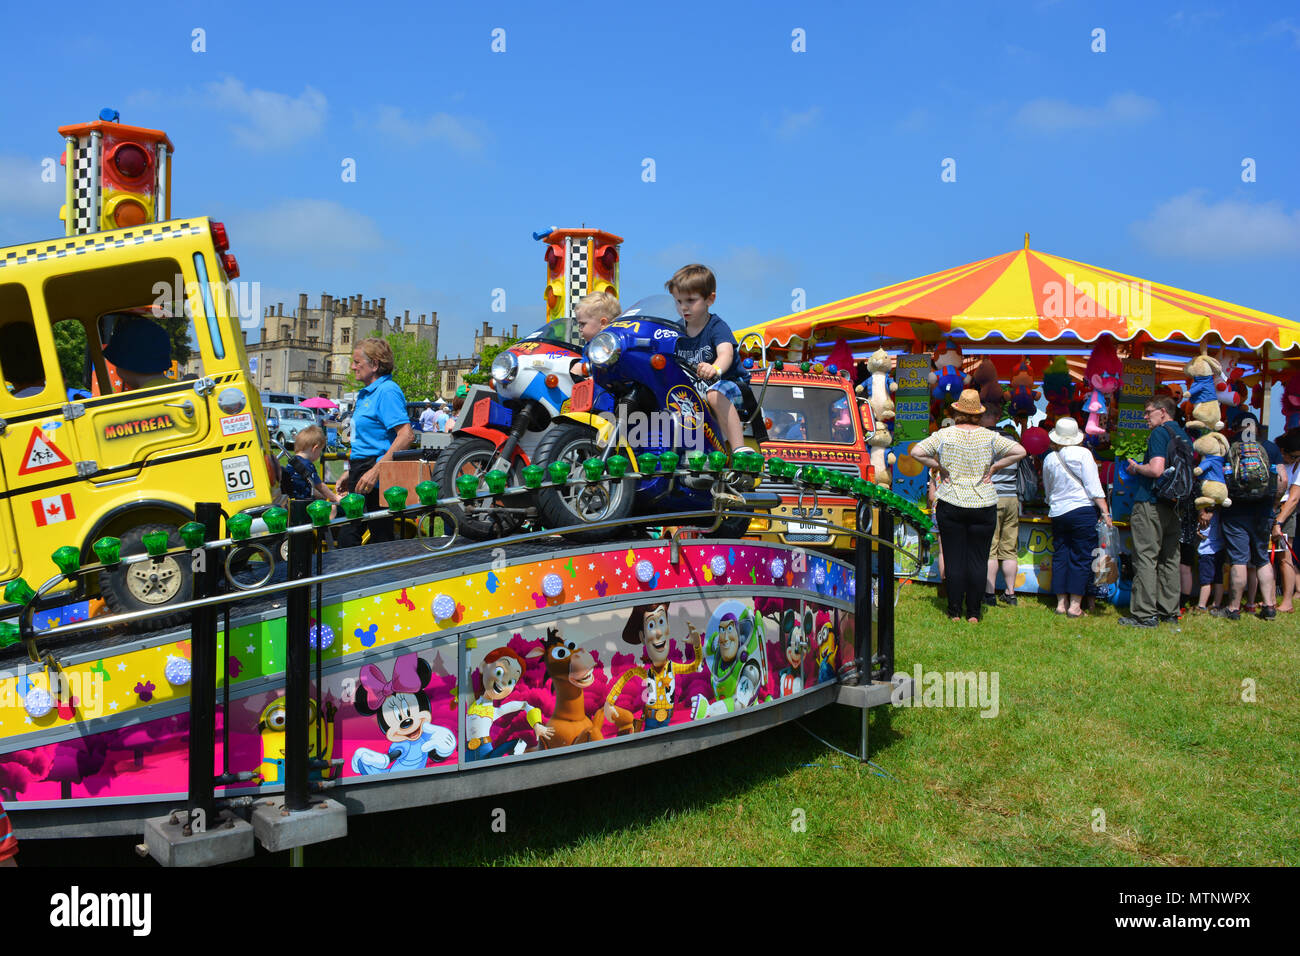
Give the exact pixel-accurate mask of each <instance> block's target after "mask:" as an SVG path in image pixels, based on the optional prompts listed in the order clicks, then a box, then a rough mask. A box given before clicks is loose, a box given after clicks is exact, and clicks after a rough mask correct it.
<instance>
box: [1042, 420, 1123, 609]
mask: <svg viewBox="0 0 1300 956" xmlns="http://www.w3.org/2000/svg"><path fill="white" fill-rule="evenodd" d="M1047 437H1048V440H1049V441H1051V443H1052V451H1051V452H1050V453H1048V454H1047V455H1046V456H1044V458H1043V491H1044V493H1045V494H1046V496H1047V515H1048V517H1050V518H1051V519H1052V549H1053V554H1052V592H1053V593H1054V594H1055V595H1056V613H1057V614H1066V615H1068V616H1070V617H1082V616H1083V596H1084V595H1085V594H1087V593H1088V585H1089V584H1091V583H1092V576H1093V575H1092V556H1093V550H1094V549H1095V548H1096V547H1097V542H1098V535H1097V520H1098V516H1100V517H1101V518H1102V520H1104V521H1105V522H1106V524H1108V525H1109V524H1110V523H1111V518H1110V505H1109V504H1107V502H1106V492H1105V491H1104V490H1103V489H1102V487H1101V479H1100V478H1099V477H1098V475H1097V463H1096V462H1095V461H1094V460H1093V458H1092V452H1090V451H1088V449H1086V448H1084V447H1083V433H1082V432H1081V431H1080V430H1079V423H1078V422H1077V421H1075V420H1074V419H1073V418H1058V419H1057V420H1056V426H1055V427H1054V428H1053V429H1052V430H1051V432H1049V433H1048V435H1047ZM1067 600H1068V602H1069V603H1068V606H1067V603H1066V602H1067Z"/></svg>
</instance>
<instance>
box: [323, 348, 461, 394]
mask: <svg viewBox="0 0 1300 956" xmlns="http://www.w3.org/2000/svg"><path fill="white" fill-rule="evenodd" d="M384 341H385V342H387V343H388V347H389V348H390V349H392V350H393V381H394V382H396V383H397V385H398V386H399V387H400V388H401V390H402V394H403V395H405V396H406V400H407V401H408V402H419V401H424V400H425V399H429V398H433V396H435V395H437V394H438V357H437V356H436V355H435V354H434V353H433V346H432V345H430V344H429V343H428V342H425V341H421V340H419V339H416V338H415V336H413V335H406V334H405V333H402V332H394V333H393V334H392V335H389V336H386V337H385V339H384ZM363 387H364V386H363V385H362V384H361V383H360V382H358V381H357V380H356V379H355V378H354V377H353V375H352V369H351V368H349V369H348V375H347V382H346V383H345V385H344V389H345V390H346V391H349V392H355V391H358V390H360V389H361V388H363Z"/></svg>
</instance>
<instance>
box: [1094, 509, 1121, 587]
mask: <svg viewBox="0 0 1300 956" xmlns="http://www.w3.org/2000/svg"><path fill="white" fill-rule="evenodd" d="M1092 558H1093V560H1092V577H1093V582H1094V583H1095V584H1096V585H1097V587H1099V588H1105V587H1109V586H1110V585H1112V584H1114V583H1115V582H1116V581H1118V580H1119V532H1118V531H1116V530H1115V529H1114V527H1112V526H1111V525H1108V524H1106V522H1105V521H1098V522H1097V547H1096V548H1094V549H1093V552H1092Z"/></svg>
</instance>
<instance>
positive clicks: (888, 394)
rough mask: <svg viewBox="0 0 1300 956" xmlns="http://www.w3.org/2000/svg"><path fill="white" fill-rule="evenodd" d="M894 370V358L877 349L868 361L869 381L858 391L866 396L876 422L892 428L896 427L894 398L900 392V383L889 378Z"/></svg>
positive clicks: (860, 386)
mask: <svg viewBox="0 0 1300 956" xmlns="http://www.w3.org/2000/svg"><path fill="white" fill-rule="evenodd" d="M893 369H894V358H893V356H891V355H890V354H889V353H888V352H886V351H885V350H884V349H876V350H875V351H874V352H872V353H871V357H870V358H868V359H867V372H868V374H867V379H866V381H864V382H863V383H862V384H861V385H859V386H858V389H857V390H858V394H859V395H865V396H866V399H867V404H868V405H870V406H871V413H872V414H873V415H874V416H875V418H876V421H877V422H881V423H885V422H887V423H889V427H890V428H893V427H894V426H893V419H894V397H893V396H894V393H895V392H896V391H898V383H897V382H895V381H894V380H893V379H892V378H890V376H889V373H890V372H891V371H893Z"/></svg>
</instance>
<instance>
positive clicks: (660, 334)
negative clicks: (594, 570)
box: [536, 295, 779, 543]
mask: <svg viewBox="0 0 1300 956" xmlns="http://www.w3.org/2000/svg"><path fill="white" fill-rule="evenodd" d="M675 315H676V308H675V307H674V305H673V301H672V299H671V298H669V297H668V296H665V295H657V296H651V297H649V298H647V299H642V300H641V301H639V302H637V303H636V304H635V305H634V306H632V307H631V308H629V309H627V310H626V311H624V312H623V314H622V315H620V316H619V317H618V318H617V319H615V320H614V321H613V322H611V323H610V324H609V325H608V326H606V327H605V328H604V329H603V330H602V331H601V332H599V333H598V334H597V335H596V336H595V337H594V338H593V339H592V340H591V341H590V342H588V343H587V347H586V349H585V351H584V353H583V357H584V360H585V361H586V363H587V366H588V368H589V369H590V370H591V373H592V379H593V381H594V383H595V385H596V386H598V389H597V393H599V392H601V391H603V392H605V393H608V394H609V395H610V396H612V397H613V400H614V406H615V408H614V412H613V414H612V415H604V416H601V417H602V418H604V419H605V422H604V423H603V424H604V427H602V428H600V429H599V430H598V431H597V430H594V429H592V428H590V427H586V426H582V425H578V424H576V423H573V422H557V423H554V424H552V426H551V427H550V428H549V429H547V431H546V433H545V434H544V436H543V437H542V441H541V443H540V444H539V445H538V448H537V453H536V460H537V461H538V462H540V463H543V464H549V463H551V462H556V461H563V462H567V463H569V464H570V466H571V468H572V470H573V471H575V472H577V471H580V468H581V463H582V461H584V460H585V459H587V458H591V457H608V456H609V455H610V454H611V453H612V452H613V451H614V450H615V449H618V450H619V451H621V452H622V453H623V454H625V455H626V456H627V457H628V458H629V459H630V460H631V461H633V462H635V461H636V460H637V456H638V455H643V454H646V453H653V454H655V455H661V454H663V453H665V452H675V453H676V454H677V455H678V456H679V459H680V462H681V464H682V465H683V466H684V465H686V463H687V460H688V459H687V456H688V455H689V454H690V453H691V452H705V453H708V452H714V451H726V450H727V448H726V445H725V443H724V441H723V437H722V429H721V427H720V425H719V423H718V422H717V421H716V420H715V419H714V418H713V416H712V414H711V413H710V410H709V407H708V404H707V402H706V401H705V400H704V393H705V392H706V391H707V389H708V386H707V384H705V383H703V382H700V381H699V380H698V379H697V378H696V377H695V375H694V374H693V372H692V371H691V370H689V369H688V368H686V367H685V366H684V364H683V363H682V362H681V361H680V360H679V359H678V357H677V354H676V350H675V349H676V343H677V338H678V336H680V335H684V334H685V329H684V328H683V326H682V324H681V323H680V322H678V321H677V320H676V319H675V318H672V317H671V316H675ZM745 392H746V407H745V408H744V409H742V411H741V419H742V421H744V420H747V419H751V420H753V426H752V427H753V428H755V429H759V430H761V429H762V427H763V425H762V421H761V416H759V415H757V414H756V413H757V409H758V407H759V406H758V402H756V401H755V400H754V396H753V395H752V394H751V393H749V391H748V388H746V389H745ZM584 394H585V390H584V389H581V388H575V391H574V398H573V406H574V411H577V412H580V411H583V410H585V409H584V408H583V407H582V405H581V404H580V403H581V402H582V401H583V396H584ZM764 437H766V436H765V435H763V436H758V438H759V440H760V441H761V440H762V438H764ZM752 481H753V479H752V477H751V476H749V475H746V474H741V473H738V472H736V471H731V470H726V471H723V472H721V473H708V472H705V473H702V474H693V475H677V476H672V475H656V476H655V477H653V478H628V479H623V480H618V479H606V480H603V481H598V482H589V483H586V484H584V483H581V482H571V483H570V484H568V485H567V486H565V487H563V488H555V489H548V490H547V491H546V492H544V493H542V494H540V495H539V496H538V511H539V514H540V517H541V520H542V523H543V525H544V526H545V527H548V528H557V527H571V526H573V525H577V524H583V523H589V522H596V521H608V520H614V519H620V518H626V517H629V516H631V515H653V514H668V513H672V512H676V511H701V510H709V509H712V508H713V507H714V499H715V496H720V497H722V498H723V499H725V500H727V501H728V502H729V503H731V504H742V503H746V502H747V504H748V506H749V507H754V506H761V505H763V504H765V503H766V502H765V500H759V498H760V496H756V495H745V493H746V492H748V491H749V489H750V488H751V487H752ZM767 497H771V496H762V498H763V499H766V498H767ZM777 503H779V499H777ZM750 520H751V519H750V516H749V515H748V514H737V515H732V516H730V517H727V518H725V519H723V521H722V522H721V524H720V525H719V527H718V528H717V529H716V530H714V531H713V532H712V533H713V534H714V535H715V536H719V537H732V538H735V537H740V536H741V535H743V534H744V533H745V531H746V530H747V529H748V527H749V522H750ZM622 533H623V532H621V531H620V530H619V529H617V528H616V529H600V530H593V531H590V532H573V533H570V534H569V535H567V537H572V538H574V539H575V540H578V541H584V542H588V543H593V542H599V541H603V540H608V539H610V538H614V537H618V536H619V535H620V534H622Z"/></svg>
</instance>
